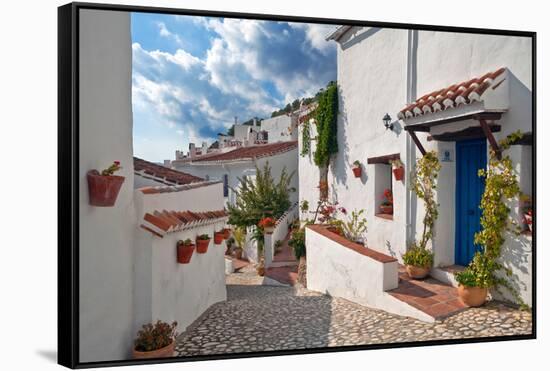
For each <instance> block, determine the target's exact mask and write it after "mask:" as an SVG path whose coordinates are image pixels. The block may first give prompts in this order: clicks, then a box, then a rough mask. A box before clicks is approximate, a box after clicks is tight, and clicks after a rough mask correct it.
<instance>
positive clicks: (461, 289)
mask: <svg viewBox="0 0 550 371" xmlns="http://www.w3.org/2000/svg"><path fill="white" fill-rule="evenodd" d="M487 291H488V290H487V288H486V287H468V286H463V285H458V296H459V297H460V300H461V301H462V302H463V303H464V305H467V306H469V307H479V306H482V305H483V304H484V303H485V300H486V299H487Z"/></svg>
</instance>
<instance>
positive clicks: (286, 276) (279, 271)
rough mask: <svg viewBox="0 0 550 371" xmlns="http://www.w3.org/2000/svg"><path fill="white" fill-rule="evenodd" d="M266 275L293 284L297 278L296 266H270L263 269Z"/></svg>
mask: <svg viewBox="0 0 550 371" xmlns="http://www.w3.org/2000/svg"><path fill="white" fill-rule="evenodd" d="M265 275H266V277H269V278H271V279H273V280H275V281H278V282H281V283H284V284H287V285H291V286H294V285H295V284H296V282H297V280H298V267H270V268H267V269H266V270H265Z"/></svg>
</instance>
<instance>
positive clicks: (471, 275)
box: [455, 252, 496, 307]
mask: <svg viewBox="0 0 550 371" xmlns="http://www.w3.org/2000/svg"><path fill="white" fill-rule="evenodd" d="M494 265H495V262H494V261H492V260H491V259H488V258H487V256H486V255H484V254H483V253H480V252H476V253H475V255H474V258H473V259H472V262H471V263H470V265H468V267H466V269H464V270H463V271H462V272H457V273H455V278H456V281H457V282H458V295H459V297H460V300H461V301H462V302H463V303H464V304H465V305H467V306H469V307H479V306H481V305H483V304H484V303H485V299H486V298H487V293H488V289H489V288H490V287H491V286H493V285H494V284H495V282H494V280H493V277H492V274H491V272H492V271H494V270H495V268H496V267H495V266H494Z"/></svg>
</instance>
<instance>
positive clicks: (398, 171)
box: [390, 159, 405, 180]
mask: <svg viewBox="0 0 550 371" xmlns="http://www.w3.org/2000/svg"><path fill="white" fill-rule="evenodd" d="M390 163H391V165H392V167H393V176H394V178H395V180H403V178H404V177H405V168H404V167H403V162H401V160H400V159H395V160H391V161H390Z"/></svg>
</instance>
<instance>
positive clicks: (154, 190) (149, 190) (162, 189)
mask: <svg viewBox="0 0 550 371" xmlns="http://www.w3.org/2000/svg"><path fill="white" fill-rule="evenodd" d="M218 183H221V180H215V181H208V180H207V181H204V182H197V183H191V184H183V185H174V186H169V185H164V186H157V187H143V188H140V189H139V190H140V191H141V193H143V194H146V195H150V194H158V193H171V192H181V191H187V190H189V189H195V188H201V187H207V186H211V185H213V184H218Z"/></svg>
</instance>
